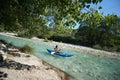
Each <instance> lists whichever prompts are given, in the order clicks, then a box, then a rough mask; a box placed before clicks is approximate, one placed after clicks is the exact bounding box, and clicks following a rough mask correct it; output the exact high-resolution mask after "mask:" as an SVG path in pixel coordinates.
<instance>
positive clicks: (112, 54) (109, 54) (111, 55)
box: [32, 37, 120, 59]
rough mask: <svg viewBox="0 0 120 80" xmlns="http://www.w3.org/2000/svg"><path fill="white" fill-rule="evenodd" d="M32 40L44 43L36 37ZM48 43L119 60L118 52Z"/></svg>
mask: <svg viewBox="0 0 120 80" xmlns="http://www.w3.org/2000/svg"><path fill="white" fill-rule="evenodd" d="M32 40H36V41H44V39H39V38H37V37H33V38H32ZM48 43H52V44H54V45H59V46H60V47H67V48H68V49H71V48H72V49H74V50H76V51H79V52H83V53H84V52H85V53H87V54H93V55H97V56H103V57H109V58H117V59H120V52H119V53H116V52H108V51H104V50H99V49H94V48H90V47H85V46H80V45H74V44H69V43H61V42H56V41H48Z"/></svg>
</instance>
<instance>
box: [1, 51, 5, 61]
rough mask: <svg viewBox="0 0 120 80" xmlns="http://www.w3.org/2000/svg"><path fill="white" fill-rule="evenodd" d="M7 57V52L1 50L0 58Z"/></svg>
mask: <svg viewBox="0 0 120 80" xmlns="http://www.w3.org/2000/svg"><path fill="white" fill-rule="evenodd" d="M6 58H7V53H5V52H4V51H2V50H0V60H1V61H2V60H5V59H6Z"/></svg>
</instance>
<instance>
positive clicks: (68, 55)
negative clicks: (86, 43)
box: [47, 49, 73, 57]
mask: <svg viewBox="0 0 120 80" xmlns="http://www.w3.org/2000/svg"><path fill="white" fill-rule="evenodd" d="M47 51H48V52H49V53H52V52H53V53H54V54H56V55H59V56H62V57H71V56H73V55H72V54H66V53H60V52H54V50H51V49H47Z"/></svg>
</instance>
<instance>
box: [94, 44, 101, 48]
mask: <svg viewBox="0 0 120 80" xmlns="http://www.w3.org/2000/svg"><path fill="white" fill-rule="evenodd" d="M93 48H95V49H101V46H100V45H99V44H96V45H94V46H93Z"/></svg>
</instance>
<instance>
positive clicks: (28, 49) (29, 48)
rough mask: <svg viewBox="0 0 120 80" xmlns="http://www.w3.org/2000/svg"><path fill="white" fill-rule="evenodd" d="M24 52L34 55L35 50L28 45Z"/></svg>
mask: <svg viewBox="0 0 120 80" xmlns="http://www.w3.org/2000/svg"><path fill="white" fill-rule="evenodd" d="M20 50H21V51H22V52H24V53H28V54H32V53H33V48H31V47H30V46H28V45H24V46H23V47H22V48H21V49H20Z"/></svg>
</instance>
